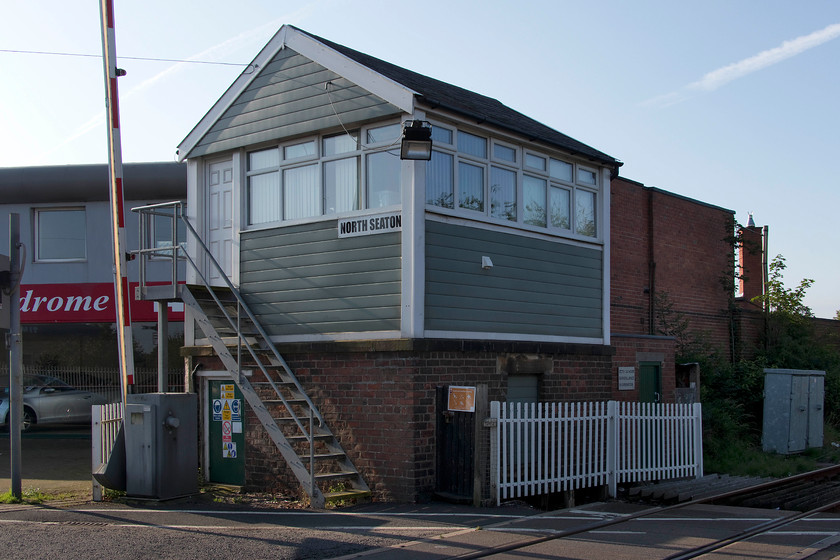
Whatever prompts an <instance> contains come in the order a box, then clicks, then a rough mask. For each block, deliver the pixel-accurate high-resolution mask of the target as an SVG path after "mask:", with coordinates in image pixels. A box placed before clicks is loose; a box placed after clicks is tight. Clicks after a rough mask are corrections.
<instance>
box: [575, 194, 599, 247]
mask: <svg viewBox="0 0 840 560" xmlns="http://www.w3.org/2000/svg"><path fill="white" fill-rule="evenodd" d="M575 231H577V232H578V233H579V234H581V235H588V236H589V237H595V236H596V235H597V234H598V228H597V223H596V222H595V193H593V192H589V191H582V190H576V191H575Z"/></svg>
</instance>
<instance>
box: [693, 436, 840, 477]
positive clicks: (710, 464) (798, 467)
mask: <svg viewBox="0 0 840 560" xmlns="http://www.w3.org/2000/svg"><path fill="white" fill-rule="evenodd" d="M708 443H711V445H707V446H706V453H705V456H704V458H703V460H704V463H705V465H704V470H705V472H706V473H721V474H729V475H733V476H760V477H765V476H769V477H773V478H783V477H786V476H791V475H794V474H799V473H803V472H807V471H811V470H815V469H818V468H820V467H822V466H825V465H826V464H840V430H838V428H837V427H833V426H831V425H829V424H826V425H825V431H824V436H823V443H824V444H823V446H822V447H818V448H811V449H808V450H806V451H804V452H803V453H800V454H793V455H779V454H777V453H765V452H764V451H762V449H761V446H760V445H759V444H756V443H755V442H752V441H749V440H746V439H745V438H728V439H725V440H723V441H721V440H718V441H713V442H708Z"/></svg>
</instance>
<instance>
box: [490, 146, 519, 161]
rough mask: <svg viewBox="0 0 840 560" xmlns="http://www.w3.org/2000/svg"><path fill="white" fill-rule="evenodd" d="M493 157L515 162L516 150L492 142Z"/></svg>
mask: <svg viewBox="0 0 840 560" xmlns="http://www.w3.org/2000/svg"><path fill="white" fill-rule="evenodd" d="M493 157H494V158H496V159H500V160H503V161H509V162H511V163H516V150H514V149H513V148H509V147H507V146H502V145H501V144H493Z"/></svg>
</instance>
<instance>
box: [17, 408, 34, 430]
mask: <svg viewBox="0 0 840 560" xmlns="http://www.w3.org/2000/svg"><path fill="white" fill-rule="evenodd" d="M37 423H38V418H37V417H36V416H35V411H34V410H32V409H31V408H28V407H24V408H23V421H22V422H21V423H20V431H21V432H28V431H29V429H30V428H32V426H34V425H35V424H37Z"/></svg>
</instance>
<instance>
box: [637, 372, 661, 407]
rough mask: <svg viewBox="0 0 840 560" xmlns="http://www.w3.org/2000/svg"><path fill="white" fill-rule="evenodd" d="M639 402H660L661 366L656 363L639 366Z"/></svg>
mask: <svg viewBox="0 0 840 560" xmlns="http://www.w3.org/2000/svg"><path fill="white" fill-rule="evenodd" d="M639 401H640V402H643V403H658V402H662V365H661V364H659V363H657V362H642V363H640V364H639Z"/></svg>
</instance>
